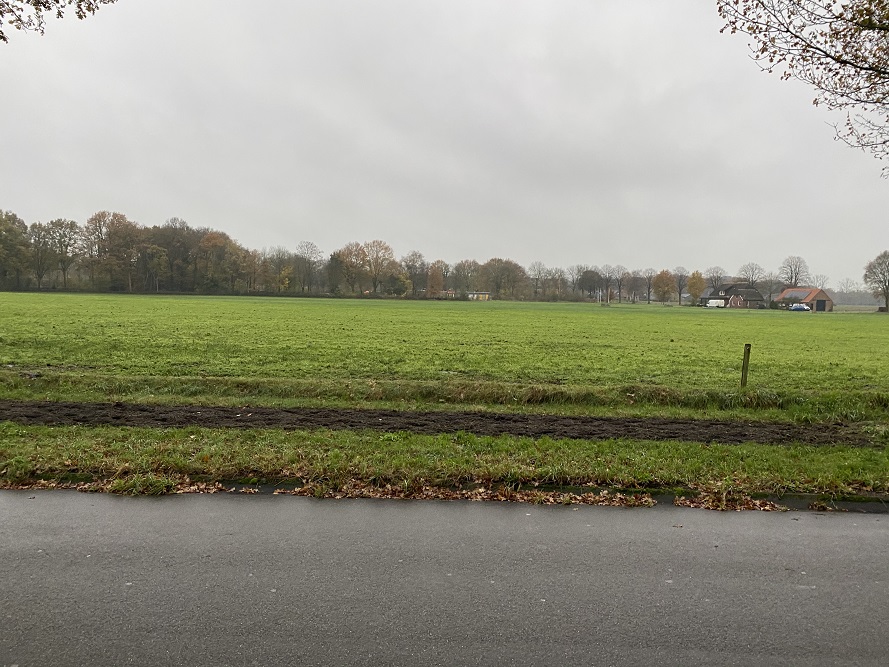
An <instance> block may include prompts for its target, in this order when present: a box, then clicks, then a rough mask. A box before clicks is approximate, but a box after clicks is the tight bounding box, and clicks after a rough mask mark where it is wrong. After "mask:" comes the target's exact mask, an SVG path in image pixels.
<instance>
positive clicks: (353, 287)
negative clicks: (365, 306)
mask: <svg viewBox="0 0 889 667" xmlns="http://www.w3.org/2000/svg"><path fill="white" fill-rule="evenodd" d="M333 254H334V255H336V258H337V260H338V265H337V268H338V270H339V272H340V275H341V276H342V279H343V280H344V281H345V282H346V284H347V285H348V286H349V291H350V292H352V293H353V294H354V293H355V292H356V291H357V289H358V286H359V284H360V282H361V279H362V277H364V275H365V272H366V270H367V253H366V252H365V251H364V246H363V245H361V244H360V243H357V242H355V241H352V242H351V243H347V244H346V245H344V246H343V247H342V248H340V249H339V250H337V251H336V252H334V253H333Z"/></svg>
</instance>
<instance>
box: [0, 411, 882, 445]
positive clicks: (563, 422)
mask: <svg viewBox="0 0 889 667" xmlns="http://www.w3.org/2000/svg"><path fill="white" fill-rule="evenodd" d="M0 421H10V422H14V423H17V424H22V425H46V426H71V425H83V426H142V427H150V428H182V427H188V426H198V427H203V428H278V429H286V430H296V429H349V430H358V429H373V430H376V431H387V432H396V431H408V432H411V433H420V434H438V433H456V432H459V431H464V432H466V433H473V434H476V435H490V436H497V435H515V436H528V437H533V438H540V437H543V436H549V437H552V438H577V439H582V440H605V439H613V438H625V439H633V440H685V441H691V442H718V443H723V444H739V443H743V442H758V443H763V444H772V445H779V444H791V443H799V444H805V445H835V444H843V445H857V446H867V445H870V444H871V441H870V440H869V439H868V437H867V436H866V435H865V434H864V433H862V432H861V431H860V430H858V429H857V428H856V427H854V426H849V425H842V424H819V425H797V424H778V423H760V422H738V421H718V420H694V419H663V418H650V419H641V418H617V417H577V416H570V417H566V416H556V415H516V414H501V413H486V412H401V411H398V410H354V409H335V408H333V409H331V408H292V409H276V408H261V407H245V408H229V407H213V406H194V405H190V406H182V405H148V404H130V403H69V402H51V401H9V400H0Z"/></svg>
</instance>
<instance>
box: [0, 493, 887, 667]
mask: <svg viewBox="0 0 889 667" xmlns="http://www.w3.org/2000/svg"><path fill="white" fill-rule="evenodd" d="M0 566H2V571H0V595H2V598H0V600H2V609H0V665H3V666H6V667H9V666H11V665H18V666H19V667H31V666H32V665H41V666H42V665H643V664H654V665H839V664H842V665H881V666H883V665H886V664H889V624H887V621H886V602H887V600H889V517H887V516H885V515H853V514H816V513H810V512H791V513H782V514H767V513H755V512H750V513H728V514H722V513H715V512H706V511H703V510H690V509H679V508H674V507H672V506H663V505H662V506H659V507H657V508H654V509H650V510H646V509H632V510H630V509H623V508H595V507H577V508H572V507H541V506H533V505H520V504H498V503H489V504H483V503H471V502H451V503H447V502H411V501H373V500H341V501H336V500H324V501H316V500H312V499H307V498H294V497H283V496H224V495H221V496H175V497H166V498H159V499H158V498H122V497H115V496H108V495H87V494H78V493H75V492H61V491H56V492H9V491H6V492H0Z"/></svg>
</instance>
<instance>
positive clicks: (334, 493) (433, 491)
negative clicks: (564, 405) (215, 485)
mask: <svg viewBox="0 0 889 667" xmlns="http://www.w3.org/2000/svg"><path fill="white" fill-rule="evenodd" d="M275 493H276V494H287V495H294V496H311V497H315V498H391V499H403V500H476V501H494V502H518V503H533V504H536V505H607V506H611V507H652V506H654V505H655V504H657V501H656V500H655V499H654V498H652V497H651V496H650V495H649V494H647V493H630V494H625V493H616V492H613V491H608V490H603V491H600V492H598V493H594V492H590V493H581V494H578V493H570V492H561V491H539V490H532V491H524V490H514V489H511V488H508V487H504V486H501V487H496V488H495V487H476V488H471V489H452V488H446V487H440V486H427V485H424V486H417V487H410V488H404V487H402V486H393V485H391V484H386V485H384V486H373V485H370V484H365V483H363V482H358V481H352V482H347V483H346V484H343V485H340V486H338V487H336V488H334V487H328V486H325V485H323V484H306V485H305V486H302V487H299V488H295V489H277V490H275Z"/></svg>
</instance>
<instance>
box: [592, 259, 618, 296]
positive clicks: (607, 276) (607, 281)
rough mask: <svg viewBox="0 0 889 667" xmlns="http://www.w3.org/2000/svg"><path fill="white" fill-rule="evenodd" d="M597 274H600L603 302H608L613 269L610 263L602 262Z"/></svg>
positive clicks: (613, 275)
mask: <svg viewBox="0 0 889 667" xmlns="http://www.w3.org/2000/svg"><path fill="white" fill-rule="evenodd" d="M594 270H595V267H594ZM599 275H600V276H602V287H603V288H604V290H605V303H609V302H610V301H611V283H613V282H614V278H615V269H614V267H613V266H611V264H604V265H602V267H601V268H600V269H599Z"/></svg>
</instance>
